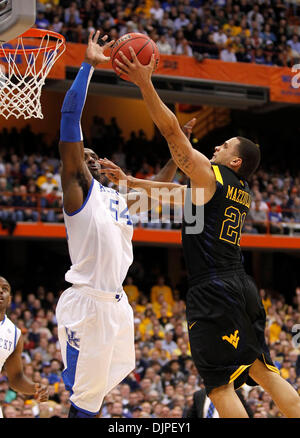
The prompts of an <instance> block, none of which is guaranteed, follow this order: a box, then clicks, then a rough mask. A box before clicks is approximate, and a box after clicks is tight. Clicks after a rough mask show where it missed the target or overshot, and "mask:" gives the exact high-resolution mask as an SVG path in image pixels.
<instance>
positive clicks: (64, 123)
mask: <svg viewBox="0 0 300 438" xmlns="http://www.w3.org/2000/svg"><path fill="white" fill-rule="evenodd" d="M93 72H94V68H93V67H92V66H91V65H90V64H87V63H85V62H83V63H82V64H81V67H80V70H79V72H78V73H77V76H76V78H75V80H74V82H73V84H72V86H71V88H70V90H69V91H68V92H67V93H66V96H65V99H64V102H63V106H62V109H61V114H62V115H61V122H60V141H64V142H71V143H73V142H74V143H75V142H79V141H82V140H83V135H82V130H81V123H80V121H81V115H82V110H83V107H84V104H85V100H86V96H87V91H88V87H89V83H90V80H91V77H92V74H93Z"/></svg>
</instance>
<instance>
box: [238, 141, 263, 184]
mask: <svg viewBox="0 0 300 438" xmlns="http://www.w3.org/2000/svg"><path fill="white" fill-rule="evenodd" d="M237 139H238V140H239V145H238V154H239V157H240V158H241V159H242V165H241V167H240V168H239V170H238V172H237V173H238V175H239V176H241V177H242V178H244V179H249V178H250V177H251V176H252V175H253V174H254V172H255V171H256V169H257V168H258V166H259V163H260V148H259V145H258V144H255V143H253V141H251V140H248V139H247V138H244V137H237Z"/></svg>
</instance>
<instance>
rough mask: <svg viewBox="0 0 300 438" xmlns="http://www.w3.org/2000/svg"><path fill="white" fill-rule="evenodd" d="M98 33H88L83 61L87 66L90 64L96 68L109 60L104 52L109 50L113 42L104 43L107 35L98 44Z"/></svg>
mask: <svg viewBox="0 0 300 438" xmlns="http://www.w3.org/2000/svg"><path fill="white" fill-rule="evenodd" d="M99 37H100V31H99V30H98V31H97V32H96V33H95V35H94V31H91V32H90V35H89V41H88V46H87V49H86V52H85V58H84V61H85V62H87V63H88V64H91V65H92V66H93V67H96V66H97V65H98V64H104V63H106V62H108V61H109V60H110V57H109V56H106V55H105V54H104V52H105V51H106V50H107V49H109V48H110V47H111V46H112V45H113V44H114V42H115V41H114V40H112V41H110V42H108V43H106V41H107V38H108V35H104V36H103V37H102V38H101V39H100V43H101V44H99Z"/></svg>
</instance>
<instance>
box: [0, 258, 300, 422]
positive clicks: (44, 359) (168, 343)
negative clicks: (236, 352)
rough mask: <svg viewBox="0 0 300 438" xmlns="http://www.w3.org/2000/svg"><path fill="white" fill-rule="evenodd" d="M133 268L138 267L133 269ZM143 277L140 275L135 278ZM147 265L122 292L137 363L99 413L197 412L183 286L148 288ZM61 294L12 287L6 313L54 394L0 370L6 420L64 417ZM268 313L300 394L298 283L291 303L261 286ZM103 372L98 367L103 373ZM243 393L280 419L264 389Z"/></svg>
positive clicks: (30, 372) (33, 374)
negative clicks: (20, 385) (41, 395)
mask: <svg viewBox="0 0 300 438" xmlns="http://www.w3.org/2000/svg"><path fill="white" fill-rule="evenodd" d="M135 267H136V266H135ZM137 274H138V275H137ZM143 278H144V277H143V269H142V267H141V268H140V269H139V270H136V276H134V275H131V272H129V275H128V277H127V278H126V281H125V284H124V290H125V291H126V293H127V296H128V299H129V301H130V303H131V305H132V308H133V311H134V324H135V350H136V368H135V370H134V371H133V372H132V373H130V375H129V376H128V377H126V379H124V380H123V381H122V382H121V383H120V384H119V385H118V386H117V387H116V388H114V389H113V390H112V391H110V393H109V394H107V396H106V397H105V400H104V403H103V406H102V409H101V418H182V417H184V418H189V417H194V416H195V414H194V412H195V405H194V394H195V393H197V392H198V391H201V390H203V388H204V386H203V383H202V379H201V376H199V374H198V372H197V370H196V368H195V366H194V363H193V361H192V359H191V352H190V346H189V339H188V330H187V324H186V316H185V302H184V299H182V298H181V294H180V292H179V290H177V289H176V288H172V287H170V286H169V282H168V280H167V279H166V277H165V276H164V275H161V274H160V275H158V276H157V277H156V279H155V280H153V282H152V284H150V285H149V287H147V286H146V283H145V282H144V281H143ZM60 293H61V291H58V292H57V291H55V292H53V291H51V290H49V289H47V288H45V287H44V286H39V287H38V288H37V289H36V290H33V291H32V292H31V293H26V294H24V292H23V291H22V290H21V289H17V290H15V291H13V293H12V296H13V299H12V305H11V308H10V309H9V311H8V315H9V317H10V318H11V320H12V321H13V322H14V323H15V324H16V325H17V326H18V327H19V328H20V329H21V332H22V335H23V337H24V352H23V354H22V360H23V364H24V370H25V374H26V375H27V376H28V377H30V378H31V379H33V380H34V381H35V382H43V383H46V384H49V393H50V398H49V401H48V402H46V403H42V404H40V405H38V404H37V403H36V402H35V400H34V399H33V398H32V397H29V396H24V395H22V394H19V393H16V392H15V391H13V390H12V389H11V388H10V387H9V384H8V382H7V378H6V375H5V371H3V372H2V374H0V405H1V406H2V408H3V412H4V416H5V417H7V418H66V417H67V415H68V409H69V401H68V395H69V394H68V391H66V390H65V387H64V384H63V383H62V378H61V373H62V371H63V363H62V360H61V352H60V346H59V342H58V337H57V322H56V318H55V308H56V303H57V300H58V298H59V295H60ZM260 294H261V297H262V300H263V304H264V307H265V310H266V312H267V325H266V339H267V343H268V345H269V347H270V352H271V356H272V358H273V361H274V363H275V365H276V366H277V367H278V368H279V369H280V372H281V375H282V376H283V377H284V378H285V379H286V380H287V381H288V382H289V383H290V384H291V385H293V386H294V387H295V388H296V390H297V391H298V392H299V394H300V347H299V339H298V338H299V333H298V334H297V332H295V331H294V327H295V325H296V324H299V322H300V288H299V287H298V288H296V290H295V291H294V292H293V294H292V296H291V297H292V298H291V300H290V302H288V301H286V299H285V298H284V296H283V295H280V294H276V293H274V292H272V291H268V290H264V289H261V290H260ZM100 372H101V371H100ZM239 393H240V396H241V397H242V398H243V401H244V403H245V404H246V406H247V410H248V412H249V414H250V416H253V417H254V418H279V417H280V416H281V414H280V413H279V411H278V409H277V407H276V406H275V405H274V403H273V402H272V401H271V399H270V396H269V394H268V393H266V392H264V391H263V390H262V389H261V387H259V386H257V387H251V386H248V385H244V386H242V387H241V388H240V389H239Z"/></svg>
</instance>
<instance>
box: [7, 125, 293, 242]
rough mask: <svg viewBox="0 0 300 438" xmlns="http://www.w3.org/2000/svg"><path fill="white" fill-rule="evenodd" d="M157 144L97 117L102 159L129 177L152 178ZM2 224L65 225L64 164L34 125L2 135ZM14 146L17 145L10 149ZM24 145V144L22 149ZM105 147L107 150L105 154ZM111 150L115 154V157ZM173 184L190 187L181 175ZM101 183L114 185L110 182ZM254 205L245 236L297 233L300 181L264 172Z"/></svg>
mask: <svg viewBox="0 0 300 438" xmlns="http://www.w3.org/2000/svg"><path fill="white" fill-rule="evenodd" d="M157 141H159V140H157V139H156V138H155V139H152V140H149V139H147V138H146V136H145V133H144V132H143V131H142V130H140V131H139V132H138V133H135V132H132V133H131V136H130V138H129V140H127V141H125V140H124V139H123V136H122V132H121V129H120V128H119V126H118V124H117V122H116V120H115V119H114V118H112V119H111V121H110V123H105V122H104V120H103V119H101V118H99V117H96V118H95V121H94V124H93V125H92V127H91V133H90V142H91V145H95V144H101V154H103V156H106V157H109V158H111V159H112V160H113V161H114V162H115V163H116V164H118V165H119V166H120V167H121V168H122V169H124V170H125V171H126V173H129V174H133V175H134V176H135V177H137V178H148V179H151V178H152V177H153V175H154V174H156V173H158V172H159V170H160V168H161V166H162V165H163V164H164V162H165V161H166V160H164V161H162V160H161V157H160V156H159V152H158V153H153V151H155V148H157ZM0 144H1V145H2V147H1V149H0V221H1V224H2V227H3V228H8V230H9V231H10V232H11V233H12V232H13V231H14V229H15V226H16V224H17V222H36V221H38V220H41V221H43V222H63V213H62V188H61V179H60V160H59V158H58V157H57V154H58V151H57V144H58V143H56V144H55V145H52V146H53V147H49V145H47V144H45V142H44V141H43V136H42V135H37V134H34V133H33V132H32V131H31V129H30V126H29V125H28V126H26V127H25V128H23V129H22V130H20V131H18V130H16V129H14V128H12V129H11V130H7V129H6V128H4V129H3V130H2V131H1V132H0ZM11 145H14V146H11ZM24 145H26V146H25V147H24ZM105 147H107V150H106V149H105ZM112 151H113V152H112ZM174 182H177V183H179V184H186V183H187V179H186V177H185V175H184V174H183V173H182V172H181V171H180V170H178V171H177V172H176V175H175V178H174ZM103 184H107V185H109V186H112V183H111V182H109V181H108V180H105V178H104V180H103ZM250 186H251V191H252V204H251V208H250V212H249V214H248V216H247V219H246V222H245V224H244V230H243V231H244V232H245V233H266V232H271V233H277V234H278V233H279V234H282V233H285V234H289V233H290V232H291V230H292V232H297V229H298V230H299V226H298V225H299V224H300V176H299V174H298V175H297V174H296V175H291V174H290V173H289V171H286V172H283V173H282V172H276V171H273V172H269V171H268V172H267V171H265V170H264V169H263V168H260V169H259V170H258V171H257V172H256V174H255V175H254V177H253V178H252V180H251V182H250ZM133 220H134V224H135V226H142V227H149V228H166V229H170V228H173V229H174V228H175V229H179V228H180V227H181V222H182V209H181V208H179V207H178V208H175V209H174V210H172V211H171V217H170V218H169V217H164V215H163V209H162V206H161V205H155V206H154V207H153V209H152V210H151V211H150V212H147V213H142V214H140V215H138V216H137V217H134V218H133Z"/></svg>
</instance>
